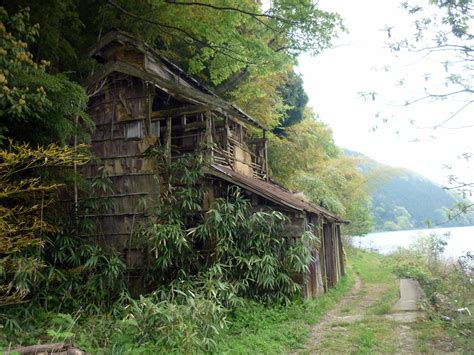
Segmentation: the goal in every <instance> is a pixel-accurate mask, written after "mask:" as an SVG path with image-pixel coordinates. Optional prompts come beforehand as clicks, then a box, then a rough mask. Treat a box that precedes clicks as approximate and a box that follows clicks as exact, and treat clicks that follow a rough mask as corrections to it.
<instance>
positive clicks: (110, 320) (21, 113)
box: [0, 0, 370, 353]
mask: <svg viewBox="0 0 474 355" xmlns="http://www.w3.org/2000/svg"><path fill="white" fill-rule="evenodd" d="M223 4H224V5H225V4H227V5H228V6H225V7H224V8H222V7H223V6H222V5H223ZM22 5H29V6H30V7H31V11H29V10H28V9H27V8H25V6H22ZM233 6H236V5H235V4H233V3H232V2H229V3H227V2H219V1H216V2H210V3H209V4H208V5H205V4H204V5H202V4H200V3H185V2H175V1H161V0H160V1H152V2H149V3H140V4H135V5H134V6H133V7H130V4H129V3H128V2H126V1H98V2H96V1H93V2H92V1H80V2H76V1H52V2H50V3H49V4H48V6H44V3H43V2H41V1H27V2H23V1H16V2H10V3H8V4H7V5H6V7H7V8H8V9H9V10H10V14H8V12H7V11H6V10H5V8H4V7H0V17H1V25H0V34H1V39H0V43H1V44H2V46H0V47H2V49H1V50H0V51H3V52H2V56H1V58H0V64H1V67H0V84H1V85H2V92H1V93H0V116H1V118H2V120H1V123H0V149H1V151H0V183H1V187H0V228H1V231H0V232H1V235H0V247H1V249H0V282H1V284H0V291H1V292H2V293H1V295H0V306H1V307H2V312H1V315H0V328H1V332H0V347H8V346H10V345H11V344H13V345H17V344H33V343H37V342H38V340H41V341H46V342H48V341H49V342H55V341H72V342H74V343H75V344H77V345H78V346H79V347H81V348H83V349H84V350H87V351H91V352H100V351H103V352H109V351H112V352H114V353H125V352H130V351H132V350H133V351H141V352H147V351H148V352H157V351H159V349H162V350H163V351H169V350H170V349H172V350H173V351H177V352H187V353H188V352H203V351H213V350H216V349H222V348H225V345H222V344H223V341H224V340H222V339H225V338H226V337H230V336H231V334H232V332H234V331H237V330H238V329H243V328H244V327H246V326H244V324H247V323H252V322H253V321H251V319H249V317H251V316H252V315H251V314H250V313H248V311H245V309H247V308H248V309H254V310H256V311H258V312H259V313H262V314H264V315H265V316H264V318H266V317H267V316H268V317H267V318H272V319H273V318H274V320H275V321H274V322H273V321H272V322H270V321H269V323H271V324H272V326H275V327H276V328H278V329H280V330H278V331H279V332H281V331H283V330H284V329H283V328H282V327H281V326H280V325H278V324H277V321H279V320H281V319H282V318H284V317H287V318H289V317H290V316H293V315H294V316H295V317H298V319H299V320H297V321H296V323H294V325H293V326H294V327H295V328H294V331H295V332H294V335H293V336H294V341H295V342H301V341H302V336H301V334H300V333H299V332H298V329H297V327H299V326H300V325H301V324H302V323H301V318H306V319H307V321H305V322H314V321H315V319H316V318H313V317H316V316H317V315H320V314H321V312H322V311H323V310H324V309H325V307H327V306H328V305H329V304H331V303H332V302H334V301H332V300H331V297H333V296H334V297H336V298H337V297H340V296H341V295H342V292H343V290H345V289H346V288H347V287H348V283H347V282H349V281H345V282H346V283H342V285H341V286H340V288H339V289H338V290H336V291H334V294H333V293H330V294H329V296H327V297H326V298H322V299H321V300H318V301H312V302H308V303H301V302H296V303H295V299H297V298H299V295H300V291H301V287H300V284H299V283H298V282H297V280H296V277H297V275H299V274H301V273H304V272H306V271H307V270H306V268H307V265H308V263H309V260H310V253H309V247H310V246H312V245H314V244H317V243H318V240H317V239H316V237H315V236H314V235H313V234H312V233H311V232H310V231H307V232H306V233H304V234H303V235H302V236H301V238H300V239H298V240H293V239H289V238H286V233H285V226H286V222H287V221H286V218H285V217H284V216H283V215H282V214H281V213H278V212H275V211H271V210H265V211H259V212H255V211H252V209H251V205H250V204H249V202H248V201H247V200H246V199H245V198H244V197H243V196H242V194H241V193H240V191H239V190H238V189H228V190H226V193H225V194H224V195H223V196H222V197H221V198H219V199H217V200H216V201H215V202H214V204H213V205H211V206H207V207H206V211H203V210H202V201H203V200H205V199H206V194H207V193H208V191H207V187H206V186H204V185H201V186H200V185H199V184H197V181H199V180H200V179H199V178H200V177H202V174H203V167H204V165H205V164H204V163H205V162H204V161H203V158H202V156H201V155H200V154H196V155H190V156H188V157H187V158H186V159H181V160H178V161H174V162H173V163H172V164H168V162H167V163H166V164H165V162H164V161H161V162H160V158H161V157H162V156H163V155H162V154H160V150H159V148H157V147H155V148H154V149H150V151H149V152H148V154H149V157H150V158H151V159H155V161H157V163H158V164H161V172H162V173H163V175H164V178H165V181H166V183H167V185H168V187H167V188H166V189H165V191H163V192H162V194H161V198H160V200H159V204H158V205H153V204H150V205H149V206H148V216H147V217H148V218H147V223H146V224H143V225H141V226H140V228H137V233H136V234H137V235H136V238H137V240H138V241H139V242H138V244H139V247H140V248H141V250H142V251H143V252H144V254H145V255H146V268H145V270H144V272H143V275H142V276H143V285H145V286H146V288H147V290H146V291H147V292H145V291H144V292H143V294H142V295H141V296H140V297H137V298H132V297H131V296H130V295H129V294H128V292H127V288H126V283H125V278H126V271H127V270H126V266H125V263H124V261H123V259H122V258H121V257H120V256H118V255H115V254H114V253H113V251H110V250H107V251H105V250H103V249H102V248H101V247H99V246H98V245H97V244H94V243H92V242H91V241H88V240H85V239H84V238H83V237H82V236H83V235H88V234H90V232H91V231H92V230H93V229H94V228H95V225H94V220H93V219H92V218H86V217H84V218H80V219H79V218H76V217H72V216H74V214H73V213H72V212H73V210H75V211H76V212H83V213H82V214H83V215H86V216H87V215H94V214H95V213H99V212H105V211H107V210H108V209H110V208H113V206H109V205H108V203H107V201H104V200H101V199H100V198H97V196H98V195H99V192H101V191H102V192H103V191H107V190H110V189H113V187H112V186H111V181H110V179H109V178H108V177H107V174H106V172H105V170H103V171H102V173H103V174H102V176H99V177H97V178H96V179H95V180H93V181H82V180H81V179H80V178H79V176H78V174H77V167H78V166H79V165H81V164H83V163H85V162H86V161H88V160H89V159H93V157H91V155H90V153H89V152H88V151H87V147H85V146H83V145H81V144H80V143H81V142H87V141H88V139H89V134H90V131H91V130H92V129H93V124H92V122H90V119H89V117H88V116H87V115H86V114H85V108H86V105H87V101H88V96H87V93H86V92H85V91H84V90H83V89H82V88H81V86H80V85H78V84H77V83H76V82H75V81H73V80H80V79H83V78H84V77H86V76H87V75H88V74H90V73H91V72H93V71H94V70H95V69H96V65H97V64H93V63H92V62H91V61H90V60H89V59H88V58H84V57H83V53H86V52H87V51H86V50H85V49H86V47H87V46H90V45H91V44H93V43H95V42H96V41H97V38H98V37H99V38H100V36H101V35H102V33H103V32H106V31H107V30H109V29H111V28H119V29H122V30H126V31H129V32H131V33H132V34H134V35H136V36H138V37H139V38H141V39H144V40H147V41H148V42H149V43H150V44H152V45H154V46H157V47H159V48H160V49H161V50H162V53H163V54H165V55H168V56H169V57H170V58H171V59H173V60H176V61H177V62H179V63H180V64H181V65H183V66H184V67H185V68H186V69H187V70H188V71H189V72H190V73H193V74H195V75H197V76H198V77H199V79H200V80H202V81H204V82H205V83H207V84H209V85H210V86H211V87H213V89H215V90H216V91H217V92H219V93H220V94H222V95H224V97H226V98H227V99H229V100H231V101H232V102H233V103H236V104H238V105H240V106H242V108H243V109H245V110H246V111H248V112H249V113H250V114H252V115H254V116H255V118H256V119H257V120H258V121H259V122H260V123H262V124H265V125H267V126H268V127H269V128H275V127H279V128H280V129H281V131H280V135H281V136H280V137H278V136H271V138H270V139H273V141H274V142H275V143H274V144H273V145H272V147H273V148H271V149H273V151H272V152H270V154H276V155H280V156H281V157H282V158H283V159H281V160H279V163H278V164H280V165H278V164H275V165H274V166H272V171H273V174H274V176H275V178H277V179H278V180H279V181H280V182H281V183H282V184H284V185H285V186H287V187H291V188H294V189H301V190H304V191H306V192H307V194H308V196H309V199H311V200H312V201H314V202H316V203H322V204H324V206H325V207H327V208H329V209H331V210H332V211H334V212H338V213H339V212H340V213H341V214H343V215H345V216H346V217H347V218H350V210H351V208H356V209H357V210H358V214H357V215H360V216H361V220H362V218H365V217H364V211H366V207H367V206H366V205H365V204H366V203H367V200H366V196H365V194H364V193H363V192H360V193H359V191H362V190H355V189H354V186H356V185H357V184H359V183H361V184H363V183H364V182H363V181H362V180H360V178H361V177H360V175H358V172H357V170H356V167H355V165H354V164H353V162H351V160H350V159H344V158H343V157H342V156H341V154H340V152H339V151H338V148H337V147H336V146H335V145H334V142H333V140H332V135H331V132H330V130H329V129H328V128H327V127H326V126H325V125H324V124H322V123H321V122H318V121H317V120H316V119H315V118H314V117H313V115H311V114H310V113H308V112H309V111H308V110H307V109H306V108H305V105H306V101H307V99H306V98H305V94H304V90H303V88H302V83H301V80H300V79H298V77H297V76H296V75H295V74H294V73H293V71H292V65H293V64H294V63H295V58H296V55H297V54H298V53H301V52H302V51H312V52H314V53H318V52H320V51H321V50H323V49H324V48H326V47H328V46H329V45H330V41H331V39H332V38H333V37H334V36H335V35H336V31H337V30H338V29H339V28H342V26H341V24H340V19H339V17H338V16H337V15H336V14H333V13H329V12H326V11H323V10H321V9H319V8H318V7H317V6H315V5H314V4H313V3H312V2H311V1H302V2H299V3H298V4H294V3H293V2H291V1H290V2H288V1H276V2H272V6H271V9H269V10H268V11H263V10H262V9H261V4H260V3H258V2H254V1H244V2H239V4H238V7H233ZM30 16H31V17H33V21H30ZM32 22H33V23H36V22H38V23H40V25H39V26H38V25H31V23H32ZM43 59H47V61H45V60H43ZM289 91H291V93H290V92H289ZM290 126H291V129H285V127H290ZM276 131H278V130H276ZM281 132H284V134H281ZM301 132H305V133H306V135H304V136H300V133H301ZM321 137H323V138H324V139H323V140H322V141H320V140H319V138H321ZM300 138H303V140H299V139H300ZM68 145H69V146H70V147H68ZM286 145H287V148H290V149H289V150H288V149H286V148H285V146H286ZM303 145H307V147H306V148H305V149H306V150H304V154H303V155H302V158H301V159H300V160H298V161H297V162H296V164H294V165H292V166H293V167H294V168H295V170H297V171H298V173H297V174H295V176H292V174H287V173H288V171H287V170H285V164H286V163H287V162H288V161H289V160H291V157H294V150H295V149H300V148H301V147H303ZM310 149H313V150H314V151H317V152H318V155H317V156H316V157H315V156H313V154H312V153H311V151H310ZM317 166H324V169H323V170H319V169H317V168H316V167H317ZM306 168H308V169H306ZM305 170H306V172H305V175H303V172H304V171H305ZM353 180H354V184H355V185H352V186H348V183H349V182H351V181H353ZM356 180H357V182H355V181H356ZM308 181H309V183H308ZM72 187H74V189H72V190H74V191H73V195H74V196H69V195H68V192H69V191H70V190H71V188H72ZM339 188H341V189H344V191H343V192H341V193H337V194H332V193H330V192H331V190H333V189H339ZM59 190H60V191H59ZM79 195H80V198H79V197H78V196H79ZM60 200H61V201H60ZM59 202H60V204H59ZM143 202H144V203H145V202H146V203H149V201H143ZM67 206H70V207H71V209H70V210H68V209H67V208H66V207H67ZM354 216H356V214H354ZM367 228H370V226H364V230H367ZM308 312H312V313H314V315H309V314H308ZM280 317H282V318H280ZM288 320H289V319H288ZM299 322H300V323H299ZM290 323H291V322H290V321H288V324H290ZM227 324H232V325H233V326H231V328H228V330H226V331H225V332H223V329H226V325H227ZM282 324H285V323H284V322H283V323H282ZM253 327H254V326H252V325H250V326H249V328H248V329H254V328H253ZM97 334H100V336H97ZM266 336H267V337H268V338H271V335H266ZM219 341H220V343H219ZM224 342H225V341H224ZM277 343H278V342H277ZM293 345H294V344H291V341H288V340H284V341H282V342H280V343H278V344H277V345H275V347H273V345H271V344H270V342H269V348H268V349H284V348H287V347H291V346H293Z"/></svg>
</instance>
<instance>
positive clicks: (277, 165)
mask: <svg viewBox="0 0 474 355" xmlns="http://www.w3.org/2000/svg"><path fill="white" fill-rule="evenodd" d="M306 114H307V115H311V112H310V111H308V110H307V111H306ZM295 152H297V153H296V154H295ZM268 154H269V164H270V169H271V172H272V177H273V178H274V179H275V180H276V181H277V182H279V183H281V184H282V185H283V186H285V187H287V188H289V189H290V190H294V191H301V192H303V194H304V196H303V197H302V198H303V199H305V198H306V199H308V200H309V201H311V202H313V203H315V204H317V205H319V206H322V207H324V208H326V209H328V210H330V211H332V212H334V213H336V214H338V215H340V216H342V217H344V218H346V219H348V220H350V221H351V222H352V223H353V224H352V225H349V226H348V227H347V228H346V230H345V232H346V233H351V234H366V233H369V232H370V231H371V229H372V219H371V217H370V213H369V206H370V202H369V199H368V190H369V186H370V185H371V183H372V182H373V181H374V176H364V175H362V174H361V172H360V171H359V170H358V167H357V163H358V162H359V161H358V159H357V158H356V157H349V156H342V155H341V151H340V149H339V148H338V147H337V146H336V145H335V144H334V141H333V137H332V132H331V130H330V129H329V128H328V126H327V125H326V124H324V123H322V122H320V121H318V120H315V119H314V118H312V117H311V116H309V117H307V118H305V119H304V120H302V121H301V122H299V123H297V124H294V125H292V126H290V127H288V128H286V130H285V137H278V136H270V139H269V152H268Z"/></svg>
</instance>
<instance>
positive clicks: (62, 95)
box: [0, 7, 92, 146]
mask: <svg viewBox="0 0 474 355" xmlns="http://www.w3.org/2000/svg"><path fill="white" fill-rule="evenodd" d="M0 17H1V23H2V25H1V26H0V33H1V36H0V47H1V48H2V51H3V53H2V54H3V55H2V56H1V57H0V66H1V68H2V69H1V70H0V84H1V85H2V93H1V94H0V119H1V121H2V123H1V125H0V146H4V145H5V143H6V141H5V137H7V136H8V137H9V138H12V139H15V140H19V141H23V142H28V143H31V144H49V143H52V142H55V143H58V144H61V145H63V144H64V143H65V142H66V141H67V140H68V139H70V138H71V137H72V136H73V134H74V133H77V134H81V135H82V137H85V133H84V131H83V130H82V129H79V128H82V127H83V125H85V126H87V127H88V128H90V127H91V126H92V123H91V121H90V119H89V118H88V116H87V115H86V114H85V113H84V109H85V107H86V104H87V100H88V98H87V95H86V94H85V92H84V90H83V89H82V88H81V87H80V86H79V85H77V84H75V83H73V82H71V81H69V80H68V78H67V77H66V76H64V75H59V74H57V75H51V74H48V73H47V72H46V68H47V66H48V65H49V63H48V62H46V61H41V62H40V63H37V62H35V61H34V60H33V55H32V54H31V52H30V51H29V50H28V46H29V44H30V43H33V42H34V41H35V40H36V38H37V36H38V26H31V25H29V12H28V11H27V10H22V11H21V12H19V13H17V14H15V15H12V16H9V15H8V13H7V12H6V10H5V9H4V8H3V7H1V8H0ZM79 118H80V119H81V122H80V123H81V124H80V125H76V123H75V120H76V119H79ZM25 126H30V127H33V126H34V128H35V129H25Z"/></svg>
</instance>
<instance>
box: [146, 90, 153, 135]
mask: <svg viewBox="0 0 474 355" xmlns="http://www.w3.org/2000/svg"><path fill="white" fill-rule="evenodd" d="M152 89H154V86H153V85H150V84H148V83H146V93H147V115H146V120H145V134H146V135H151V112H152V110H153V96H152Z"/></svg>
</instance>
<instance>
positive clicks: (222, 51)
mask: <svg viewBox="0 0 474 355" xmlns="http://www.w3.org/2000/svg"><path fill="white" fill-rule="evenodd" d="M109 4H110V5H112V6H113V7H115V8H116V9H117V10H119V11H120V12H122V13H123V14H125V15H127V16H129V17H132V18H134V19H136V20H139V21H143V22H147V23H149V24H152V25H156V26H159V27H162V28H166V29H170V30H174V31H177V32H179V33H181V34H184V35H185V36H186V37H188V38H189V39H191V40H192V41H194V42H196V43H199V44H200V45H201V46H203V47H207V48H211V49H213V50H215V51H216V52H218V53H220V54H222V55H224V56H227V57H229V58H231V59H233V60H235V61H238V62H241V63H244V64H247V65H254V64H256V63H255V62H249V61H247V60H244V59H242V58H238V57H236V56H234V55H231V54H229V52H230V53H233V54H235V55H239V53H237V52H235V51H233V50H232V49H230V48H229V47H224V46H218V45H213V44H210V43H208V42H206V41H204V40H201V39H199V38H197V37H196V36H194V35H193V34H191V33H189V32H188V31H186V30H184V29H182V28H179V27H176V26H172V25H167V24H164V23H161V22H158V21H154V20H150V19H147V18H145V17H142V16H140V15H137V14H134V13H132V12H130V11H128V10H126V9H124V8H123V7H122V6H120V5H119V4H117V3H116V2H115V1H113V0H109ZM165 33H166V32H165ZM167 34H170V35H173V36H176V35H174V34H172V33H169V32H167ZM176 37H177V36H176ZM178 38H179V37H178ZM181 39H182V38H181Z"/></svg>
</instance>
